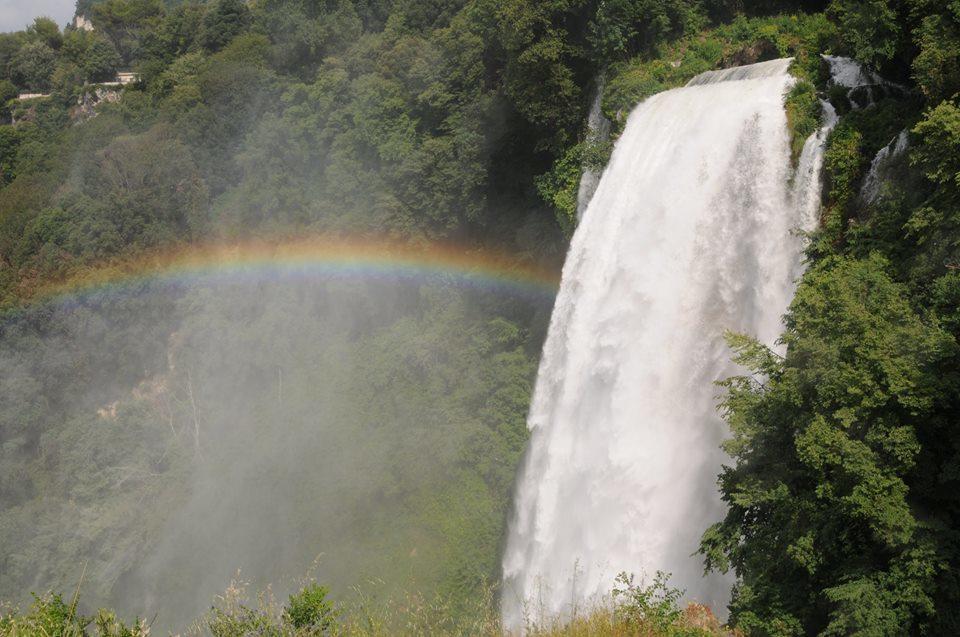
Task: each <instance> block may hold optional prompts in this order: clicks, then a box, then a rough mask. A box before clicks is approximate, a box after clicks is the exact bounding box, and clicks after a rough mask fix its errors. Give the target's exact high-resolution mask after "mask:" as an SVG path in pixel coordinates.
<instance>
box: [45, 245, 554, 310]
mask: <svg viewBox="0 0 960 637" xmlns="http://www.w3.org/2000/svg"><path fill="white" fill-rule="evenodd" d="M288 277H291V278H292V277H299V278H313V277H346V278H362V279H371V278H372V279H398V280H412V281H424V282H427V281H454V282H456V283H458V284H462V285H466V286H469V287H476V288H480V289H486V290H490V291H494V292H498V293H506V294H514V295H519V296H532V297H542V298H549V299H552V298H553V297H554V296H555V294H556V291H557V285H558V283H559V280H558V275H557V273H556V272H552V271H549V270H546V269H542V268H537V267H533V266H530V265H527V264H524V263H522V262H520V261H519V260H518V259H516V258H511V257H509V256H508V255H504V254H497V253H493V252H490V251H485V250H480V249H467V248H463V247H458V246H455V245H441V244H428V245H425V246H414V245H409V244H400V243H396V242H391V241H387V240H370V239H344V238H324V237H313V238H298V239H286V240H282V241H274V242H267V241H263V242H244V243H234V244H206V245H200V246H197V245H192V246H184V247H179V248H176V249H172V250H170V249H168V250H164V251H148V252H146V253H144V254H142V255H141V256H139V257H137V258H135V259H126V260H117V261H115V262H113V263H110V264H104V265H100V266H99V267H94V268H90V269H87V270H85V271H84V272H83V273H82V274H81V275H78V276H75V277H71V278H68V279H67V280H66V281H63V282H60V283H57V284H52V285H48V286H45V287H43V288H41V289H40V290H38V291H37V292H36V293H34V294H32V295H31V296H30V301H29V303H30V304H36V303H47V302H57V301H61V300H65V299H71V298H78V297H82V296H85V295H89V294H95V293H101V292H111V291H122V290H124V289H127V290H129V289H132V288H135V287H137V286H138V285H141V284H145V283H150V282H158V283H161V284H166V285H173V286H176V285H189V284H191V283H202V282H205V281H211V282H221V281H223V282H233V281H238V282H243V281H245V280H263V279H269V278H275V279H283V278H288Z"/></svg>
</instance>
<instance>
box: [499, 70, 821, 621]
mask: <svg viewBox="0 0 960 637" xmlns="http://www.w3.org/2000/svg"><path fill="white" fill-rule="evenodd" d="M789 65H790V60H775V61H771V62H764V63H761V64H755V65H751V66H747V67H740V68H737V69H728V70H725V71H715V72H710V73H704V74H702V75H700V76H698V77H697V78H695V79H694V80H692V81H691V82H690V83H689V84H688V85H687V86H686V87H684V88H679V89H674V90H671V91H667V92H664V93H660V94H658V95H655V96H653V97H651V98H649V99H647V100H646V101H644V102H643V103H641V104H640V105H639V106H637V107H636V109H635V110H634V111H633V112H632V113H631V115H630V117H629V119H628V121H627V125H626V129H625V130H624V132H623V135H622V136H621V137H620V139H619V141H618V142H617V144H616V147H615V149H614V152H613V156H612V157H611V160H610V163H609V165H608V167H607V169H606V170H605V172H604V174H603V176H602V178H601V180H600V184H599V186H598V188H597V191H596V193H595V195H594V196H593V198H592V201H591V202H590V204H589V206H588V208H587V210H586V212H585V214H584V216H583V220H582V221H581V223H580V225H579V226H578V228H577V230H576V232H575V234H574V236H573V239H572V242H571V245H570V249H569V253H568V255H567V259H566V263H565V265H564V268H563V278H562V283H561V286H560V292H559V295H558V297H557V300H556V304H555V306H554V310H553V316H552V318H551V323H550V330H549V334H548V336H547V340H546V343H545V345H544V350H543V357H542V360H541V363H540V370H539V375H538V378H537V384H536V389H535V393H534V398H533V403H532V405H531V409H530V414H529V419H528V426H529V429H530V432H531V438H530V442H529V447H528V449H527V454H526V456H525V458H524V462H523V466H522V467H521V473H520V475H519V477H518V482H517V488H516V493H515V504H514V507H515V510H514V514H513V517H512V519H511V521H510V526H509V530H508V538H507V546H506V550H505V553H504V557H503V563H502V569H503V591H502V599H501V609H502V613H503V620H504V624H505V627H506V628H507V629H510V630H517V629H521V630H522V628H523V626H524V623H525V621H533V622H537V621H538V620H540V619H542V618H546V619H551V618H561V619H562V618H564V617H569V616H570V614H571V613H573V612H575V610H576V608H577V607H583V606H584V605H589V604H591V603H602V602H603V601H604V596H605V595H606V594H608V593H609V592H610V591H611V589H612V586H613V580H614V578H615V576H616V575H617V573H618V572H620V571H627V572H632V573H634V574H636V576H637V577H638V579H642V578H646V581H647V582H649V581H650V580H651V579H652V577H653V576H654V574H655V573H656V571H658V570H663V571H666V572H669V573H672V574H673V577H672V579H671V580H670V583H671V585H672V586H676V587H679V588H682V589H685V590H686V592H687V595H686V597H687V599H690V600H698V601H700V602H703V603H706V604H709V605H711V606H712V607H713V609H714V610H715V611H717V612H718V613H720V614H723V613H724V607H725V603H726V600H727V598H728V594H729V593H728V591H729V587H730V583H731V580H730V579H729V578H726V577H723V576H718V575H710V576H706V577H705V576H704V575H703V565H702V561H701V559H700V558H699V557H697V556H695V555H693V554H694V553H695V552H696V551H697V548H698V544H699V539H700V535H701V533H702V532H703V530H704V529H705V528H706V527H707V526H708V525H709V524H711V523H713V522H715V521H717V520H719V519H721V518H722V516H723V513H724V507H723V506H722V503H721V502H720V499H719V495H718V492H717V487H716V479H717V474H718V473H719V471H720V468H721V464H722V463H723V462H724V461H725V456H724V455H723V453H722V451H721V450H720V447H719V446H720V442H721V440H722V439H723V438H724V437H725V435H726V431H725V426H724V424H723V422H722V420H721V419H720V417H719V416H718V414H717V411H716V396H717V394H718V393H719V391H720V390H719V389H718V388H716V387H715V386H714V385H713V382H714V381H716V380H718V379H721V378H724V377H726V376H728V375H730V374H731V373H734V372H736V369H735V368H733V367H732V366H731V364H730V363H729V359H730V356H731V353H730V351H729V350H728V349H727V347H726V345H725V343H724V340H723V332H724V330H726V329H731V330H735V331H739V332H745V333H748V334H752V335H755V336H757V337H758V338H760V339H761V340H762V341H764V342H766V343H773V342H774V341H775V340H776V338H777V336H778V335H779V333H780V332H781V331H782V323H781V315H782V314H783V313H784V311H785V310H786V309H787V305H788V303H789V301H790V299H791V297H792V294H793V291H794V281H795V279H796V277H797V276H798V274H799V273H800V272H801V267H800V255H801V250H802V243H801V239H800V238H799V237H798V236H797V233H796V232H795V230H796V229H798V228H801V229H807V230H809V229H812V228H814V227H815V225H816V221H817V216H818V215H817V213H818V210H819V200H820V166H821V164H822V155H823V146H824V140H825V138H826V135H827V133H828V132H829V129H830V127H831V126H832V125H833V122H834V121H835V116H834V114H833V110H832V108H829V105H827V107H826V108H827V109H828V110H826V111H825V117H824V126H823V128H821V130H819V131H817V133H815V134H814V135H813V136H812V137H811V139H810V140H808V142H807V144H806V146H807V147H806V148H805V149H804V152H803V154H802V155H801V160H800V165H799V169H798V171H797V174H796V175H795V176H794V178H793V179H791V177H792V176H793V173H792V169H791V165H790V159H789V156H790V150H789V139H788V132H787V123H786V115H785V113H784V108H783V98H784V94H785V92H786V91H787V90H788V89H789V87H790V86H791V84H792V82H793V79H792V78H791V76H790V75H789V74H788V73H787V69H788V67H789Z"/></svg>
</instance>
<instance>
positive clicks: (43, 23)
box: [27, 17, 63, 49]
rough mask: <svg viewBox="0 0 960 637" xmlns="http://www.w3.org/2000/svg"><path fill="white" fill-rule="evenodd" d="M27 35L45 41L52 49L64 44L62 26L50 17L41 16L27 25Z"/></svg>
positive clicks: (32, 38)
mask: <svg viewBox="0 0 960 637" xmlns="http://www.w3.org/2000/svg"><path fill="white" fill-rule="evenodd" d="M27 37H28V38H30V39H31V40H38V41H40V42H43V43H44V44H46V45H47V46H49V47H50V48H51V49H59V48H60V45H61V44H63V35H62V34H61V33H60V27H58V26H57V23H56V22H54V21H53V20H51V19H50V18H44V17H40V18H37V19H35V20H34V21H33V24H31V25H30V26H29V27H27Z"/></svg>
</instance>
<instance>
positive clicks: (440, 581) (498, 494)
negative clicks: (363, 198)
mask: <svg viewBox="0 0 960 637" xmlns="http://www.w3.org/2000/svg"><path fill="white" fill-rule="evenodd" d="M156 288H160V289H156ZM494 310H495V311H496V313H494ZM548 312H549V301H544V300H543V299H540V300H530V299H510V298H502V297H498V296H494V295H490V294H488V293H484V292H477V291H472V290H465V289H462V288H460V287H458V286H457V285H456V284H455V283H453V284H451V283H442V282H434V283H417V282H410V281H406V282H404V281H389V280H387V281H367V280H362V279H352V280H342V279H339V280H338V279H332V280H309V281H305V280H302V277H295V276H289V277H287V276H283V275H281V276H279V277H278V276H277V275H275V274H274V275H271V276H270V277H269V278H266V279H263V280H259V281H250V280H246V281H244V282H242V283H234V284H230V283H224V282H222V281H221V282H218V283H210V284H203V283H200V284H192V285H190V286H188V287H185V288H178V289H175V290H173V289H163V288H162V286H157V285H153V286H151V285H150V284H147V285H145V286H142V289H137V290H122V291H109V292H105V293H102V294H101V295H99V296H96V295H95V296H93V297H89V298H83V299H81V300H79V301H73V302H71V303H66V304H61V305H59V306H55V307H52V308H49V309H48V308H44V309H37V310H33V311H32V314H31V316H30V317H29V319H28V318H27V317H22V318H21V319H20V320H16V321H11V322H10V323H8V324H7V325H5V326H4V332H3V338H2V340H0V343H2V344H3V354H2V361H3V362H2V365H3V369H4V370H5V374H4V376H3V378H4V383H3V385H2V390H0V391H2V392H3V393H2V404H3V405H4V406H5V410H4V411H5V412H7V413H5V414H4V416H5V417H6V418H11V419H12V418H16V417H17V415H20V416H22V414H24V413H25V412H26V411H28V410H27V409H26V407H27V406H33V407H34V409H35V410H36V411H37V412H38V413H40V414H43V416H44V417H46V418H47V419H48V420H47V422H50V420H52V419H54V418H56V420H58V421H59V422H60V423H61V424H58V425H53V426H50V425H48V426H47V427H45V428H44V431H43V434H42V435H41V436H40V437H39V439H38V440H35V441H30V442H28V443H27V444H23V445H17V444H13V443H15V442H16V440H15V439H10V438H8V439H7V440H5V443H6V444H5V445H4V458H3V466H4V467H19V468H21V469H20V470H21V471H22V472H23V474H24V475H26V476H29V478H28V479H26V480H22V479H21V480H12V479H11V478H13V476H10V475H8V476H3V478H4V479H3V481H2V483H3V485H4V493H3V499H4V502H3V504H4V508H5V509H6V511H7V513H6V515H5V523H4V525H3V527H0V544H2V545H3V546H5V547H15V548H14V549H13V550H11V551H9V552H5V555H4V556H3V557H2V560H3V563H2V571H3V573H4V577H3V578H2V581H0V585H2V590H0V595H2V596H3V597H4V598H7V599H20V600H21V601H24V600H23V592H24V591H27V590H45V589H47V588H51V587H52V588H55V589H65V588H69V587H70V586H71V585H76V583H77V581H78V579H79V577H80V573H81V570H83V569H84V568H85V570H86V574H85V581H84V583H83V585H82V586H83V593H84V597H85V604H89V605H90V606H91V607H94V606H96V605H99V604H109V605H112V606H117V607H122V608H131V609H137V612H139V613H140V614H141V615H144V616H148V617H154V616H156V624H155V625H156V627H157V628H158V629H181V628H183V627H184V626H185V624H186V623H187V622H188V621H189V620H191V619H193V618H195V617H197V616H199V615H200V614H202V613H203V611H204V610H205V609H207V608H208V607H209V606H210V604H211V603H212V602H213V600H214V596H215V595H216V594H217V593H219V592H222V591H223V590H224V589H225V588H226V587H227V586H228V585H229V583H230V581H231V579H233V578H234V577H236V576H237V573H238V571H239V572H240V576H241V577H242V578H243V579H244V580H245V581H249V582H250V583H251V584H252V585H253V586H254V587H256V588H258V589H262V588H263V587H266V586H267V585H268V584H269V585H272V587H273V590H274V591H276V592H279V593H284V592H288V591H290V590H295V589H296V587H297V585H298V583H299V582H300V581H301V580H302V578H305V577H307V576H312V577H315V578H316V579H318V580H319V581H322V582H324V583H325V584H327V585H329V586H331V587H332V588H333V590H334V591H336V592H337V595H338V596H339V597H341V598H342V597H344V596H346V595H348V594H349V592H350V589H351V587H354V586H360V587H362V588H364V589H366V590H367V591H373V592H374V593H375V594H377V595H384V596H386V595H388V594H389V593H390V592H391V591H397V590H401V589H403V590H421V591H427V592H432V591H446V592H448V593H451V594H452V593H455V592H456V591H457V589H458V587H459V588H463V587H469V586H475V585H477V584H478V583H479V582H481V581H485V580H487V579H490V578H492V577H494V576H495V575H496V561H495V560H496V557H497V550H496V548H497V546H498V543H499V538H500V536H501V534H502V528H501V527H502V524H503V521H504V519H505V511H504V510H503V503H504V502H505V501H506V500H507V492H508V491H509V489H510V486H511V484H512V480H513V471H514V468H515V465H516V462H517V460H518V457H519V454H520V452H521V450H522V445H523V441H524V439H525V426H524V416H525V411H526V401H527V399H528V397H529V394H528V392H529V389H530V385H531V383H532V378H533V372H534V365H535V362H536V354H537V352H538V349H539V343H540V341H541V340H542V337H543V334H542V329H543V328H544V327H545V321H546V318H547V315H548ZM504 316H512V318H513V319H514V320H516V321H518V322H523V323H524V324H531V325H534V326H535V327H536V330H535V331H530V330H525V329H520V328H518V327H517V325H516V324H515V323H512V322H511V321H510V320H508V319H507V318H505V317H504ZM41 317H42V318H41ZM38 319H41V320H42V325H43V327H42V328H37V327H36V325H37V320H38ZM26 352H29V356H26V355H25V353H26ZM45 379H46V382H45ZM518 387H519V388H525V389H523V391H519V392H518V391H517V389H518ZM5 424H6V423H5ZM24 435H29V432H27V433H25V434H24ZM18 447H19V448H20V449H21V451H19V452H12V451H11V450H12V449H16V448H18ZM497 449H500V450H501V453H492V452H493V451H496V450H497ZM39 481H53V482H54V483H55V484H56V485H57V486H56V492H57V496H55V497H50V496H48V497H44V498H41V499H39V500H32V499H30V494H31V490H32V489H33V488H34V485H37V484H38V482H39ZM44 488H45V489H47V488H48V487H47V486H46V485H44ZM485 553H489V554H488V555H485ZM478 556H480V559H478ZM483 558H486V559H483Z"/></svg>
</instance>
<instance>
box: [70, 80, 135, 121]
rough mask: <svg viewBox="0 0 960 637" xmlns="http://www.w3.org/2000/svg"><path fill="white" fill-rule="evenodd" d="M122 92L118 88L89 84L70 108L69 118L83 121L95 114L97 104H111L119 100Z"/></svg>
mask: <svg viewBox="0 0 960 637" xmlns="http://www.w3.org/2000/svg"><path fill="white" fill-rule="evenodd" d="M121 95H122V93H121V90H120V89H116V88H109V87H106V86H89V87H87V88H86V89H85V90H84V91H83V93H82V94H81V95H80V97H78V98H77V105H76V106H74V107H73V108H71V109H70V119H71V120H72V121H73V122H74V123H75V124H79V123H80V122H85V121H87V120H89V119H91V118H93V117H96V115H97V106H99V105H100V104H105V103H106V104H112V103H115V102H119V101H120V97H121Z"/></svg>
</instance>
